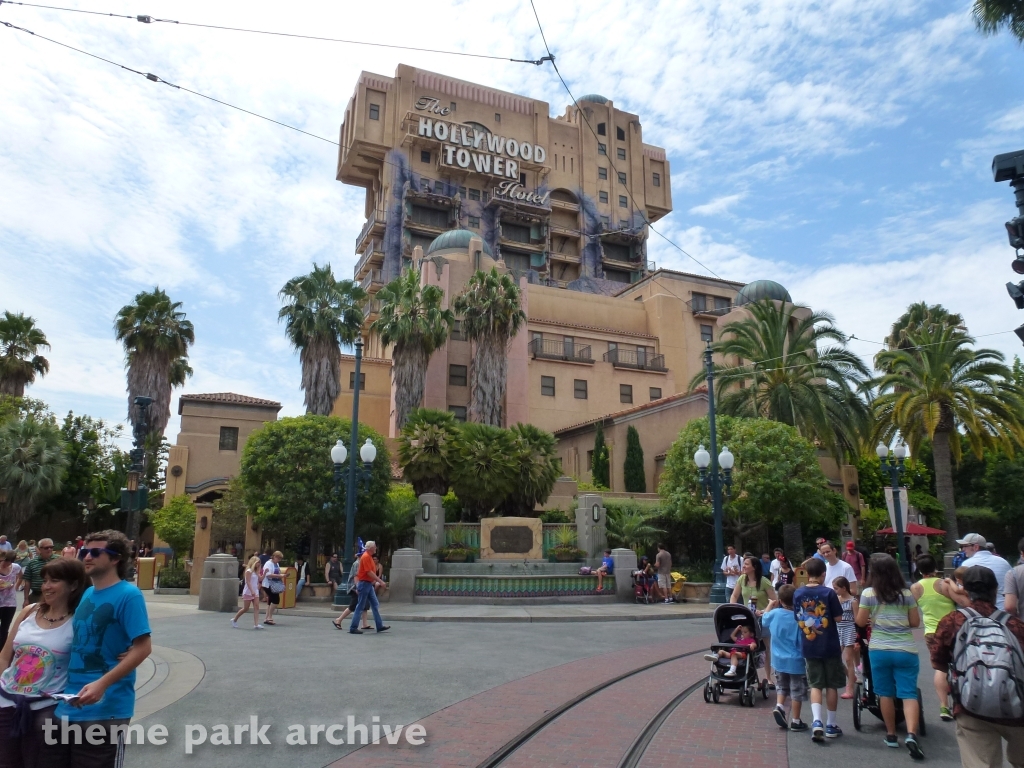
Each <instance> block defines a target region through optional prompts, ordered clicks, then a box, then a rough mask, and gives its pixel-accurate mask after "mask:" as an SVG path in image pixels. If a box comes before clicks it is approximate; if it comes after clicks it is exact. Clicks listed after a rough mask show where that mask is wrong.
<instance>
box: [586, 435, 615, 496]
mask: <svg viewBox="0 0 1024 768" xmlns="http://www.w3.org/2000/svg"><path fill="white" fill-rule="evenodd" d="M608 470H609V467H608V446H607V445H605V443H604V428H603V427H602V426H601V423H600V422H598V424H597V434H596V435H594V459H593V462H592V464H591V469H590V472H591V475H593V482H594V485H603V486H604V487H605V488H610V487H611V483H610V482H609V478H608Z"/></svg>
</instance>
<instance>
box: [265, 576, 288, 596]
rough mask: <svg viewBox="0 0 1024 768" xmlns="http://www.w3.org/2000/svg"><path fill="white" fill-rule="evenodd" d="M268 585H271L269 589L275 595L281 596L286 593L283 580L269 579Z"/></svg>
mask: <svg viewBox="0 0 1024 768" xmlns="http://www.w3.org/2000/svg"><path fill="white" fill-rule="evenodd" d="M267 584H269V585H270V586H269V587H267V589H269V590H270V591H271V592H273V593H274V594H275V595H280V594H281V593H282V592H284V581H283V580H282V579H269V580H268V581H267Z"/></svg>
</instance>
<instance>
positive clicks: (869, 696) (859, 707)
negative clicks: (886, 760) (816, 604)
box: [853, 627, 927, 736]
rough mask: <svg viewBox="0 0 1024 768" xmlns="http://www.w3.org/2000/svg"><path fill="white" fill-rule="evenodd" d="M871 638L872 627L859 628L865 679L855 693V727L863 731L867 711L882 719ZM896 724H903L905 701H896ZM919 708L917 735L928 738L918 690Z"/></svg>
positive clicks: (858, 636) (858, 685)
mask: <svg viewBox="0 0 1024 768" xmlns="http://www.w3.org/2000/svg"><path fill="white" fill-rule="evenodd" d="M870 638H871V627H857V646H858V647H859V648H860V660H861V669H862V670H863V677H864V679H863V680H862V681H861V682H858V683H857V688H856V690H855V691H854V693H853V727H854V728H856V729H857V730H858V731H859V730H860V729H861V713H862V712H863V711H864V710H865V709H866V710H867V711H868V712H870V713H871V714H872V715H874V716H875V717H877V718H878V719H879V720H881V719H882V707H881V702H880V701H879V697H878V695H877V694H876V693H875V691H874V687H873V686H872V683H871V658H870V656H869V655H868V640H869V639H870ZM895 703H896V724H897V725H900V724H902V723H903V719H904V718H903V701H902V700H901V699H896V702H895ZM917 707H918V709H919V710H920V712H921V714H920V716H919V723H918V726H917V735H918V736H926V735H927V728H926V727H925V724H924V707H923V706H922V705H921V689H920V688H918V689H917Z"/></svg>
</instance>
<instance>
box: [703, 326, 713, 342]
mask: <svg viewBox="0 0 1024 768" xmlns="http://www.w3.org/2000/svg"><path fill="white" fill-rule="evenodd" d="M700 340H701V341H714V340H715V337H714V331H713V329H712V328H711V326H710V325H702V326H701V327H700Z"/></svg>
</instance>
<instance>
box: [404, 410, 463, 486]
mask: <svg viewBox="0 0 1024 768" xmlns="http://www.w3.org/2000/svg"><path fill="white" fill-rule="evenodd" d="M460 438H461V433H460V432H459V424H458V422H456V421H455V416H454V415H452V414H451V413H449V412H448V411H435V410H431V409H430V408H417V409H416V410H415V411H413V412H412V413H410V414H409V418H408V419H407V420H406V422H405V426H404V427H402V432H401V434H400V435H399V436H398V464H399V466H401V467H402V472H403V474H404V475H405V479H406V481H407V482H408V483H410V484H411V485H412V488H413V491H415V493H416V495H417V496H422V495H423V494H424V493H436V494H437V495H438V496H444V495H445V494H446V493H448V485H449V483H450V480H451V475H452V468H453V467H454V465H455V462H456V461H457V459H458V451H459V441H460Z"/></svg>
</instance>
